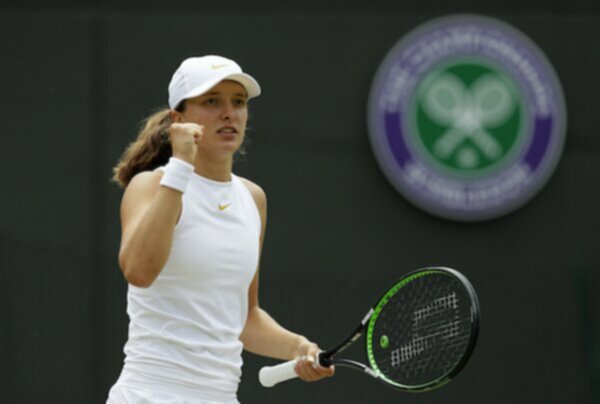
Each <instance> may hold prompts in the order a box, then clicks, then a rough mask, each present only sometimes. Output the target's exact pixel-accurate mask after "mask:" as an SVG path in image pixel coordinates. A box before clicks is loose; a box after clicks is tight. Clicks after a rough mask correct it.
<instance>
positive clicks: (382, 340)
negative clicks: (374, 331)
mask: <svg viewBox="0 0 600 404" xmlns="http://www.w3.org/2000/svg"><path fill="white" fill-rule="evenodd" d="M379 345H381V347H382V348H384V349H385V348H387V347H389V346H390V339H389V338H388V336H387V335H382V336H381V338H380V339H379Z"/></svg>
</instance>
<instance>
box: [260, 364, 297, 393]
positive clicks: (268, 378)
mask: <svg viewBox="0 0 600 404" xmlns="http://www.w3.org/2000/svg"><path fill="white" fill-rule="evenodd" d="M294 367H296V360H295V359H294V360H291V361H288V362H283V363H280V364H279V365H275V366H264V367H263V368H261V369H260V371H259V372H258V380H259V381H260V384H262V385H263V386H264V387H273V386H275V385H276V384H278V383H281V382H285V381H286V380H290V379H294V378H296V377H298V375H297V374H296V371H295V370H294Z"/></svg>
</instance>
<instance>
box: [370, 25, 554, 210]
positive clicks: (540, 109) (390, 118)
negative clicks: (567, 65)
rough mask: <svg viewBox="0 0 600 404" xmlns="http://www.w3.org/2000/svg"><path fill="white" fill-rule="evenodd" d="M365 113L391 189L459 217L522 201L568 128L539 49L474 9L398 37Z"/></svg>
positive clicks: (547, 169)
mask: <svg viewBox="0 0 600 404" xmlns="http://www.w3.org/2000/svg"><path fill="white" fill-rule="evenodd" d="M368 119H369V134H370V139H371V144H372V147H373V151H374V153H375V156H376V158H377V160H378V162H379V164H380V166H381V169H382V170H383V172H384V173H385V175H386V176H387V178H388V179H389V180H390V182H391V183H392V184H393V185H394V187H395V188H396V189H397V190H398V191H399V192H400V193H401V194H402V195H404V196H405V197H406V198H407V199H408V200H409V201H411V202H412V203H414V204H415V205H416V206H418V207H420V208H422V209H423V210H425V211H427V212H429V213H432V214H434V215H436V216H440V217H444V218H447V219H452V220H458V221H482V220H487V219H492V218H496V217H499V216H502V215H504V214H506V213H508V212H511V211H513V210H515V209H517V208H519V207H520V206H522V205H523V204H524V203H526V202H527V201H529V200H530V199H531V198H532V197H533V196H534V195H535V194H536V193H537V192H538V191H539V190H540V189H541V188H542V187H543V185H544V184H545V183H546V181H547V180H548V179H549V177H550V175H551V174H552V172H553V171H554V169H555V167H556V164H557V162H558V160H559V158H560V155H561V152H562V147H563V143H564V138H565V132H566V113H565V104H564V97H563V93H562V89H561V86H560V83H559V81H558V78H557V76H556V74H555V72H554V70H553V69H552V66H551V65H550V63H549V62H548V61H547V59H546V57H545V56H544V55H543V53H542V52H541V50H540V49H539V48H538V47H537V46H536V45H535V44H534V43H533V42H532V41H531V40H530V39H528V38H527V37H525V36H524V35H523V34H522V33H520V32H519V31H517V30H516V29H515V28H513V27H511V26H509V25H507V24H505V23H503V22H500V21H498V20H495V19H491V18H488V17H482V16H474V15H459V16H450V17H445V18H440V19H436V20H433V21H431V22H429V23H426V24H424V25H422V26H421V27H418V28H417V29H415V30H414V31H412V32H410V33H409V34H408V35H407V36H406V37H404V38H403V39H402V40H400V42H398V43H397V44H396V46H395V47H394V48H392V50H391V51H390V52H389V53H388V55H387V56H386V58H385V59H384V61H383V63H382V64H381V66H380V68H379V70H378V72H377V74H376V76H375V79H374V82H373V84H372V87H371V94H370V97H369V111H368Z"/></svg>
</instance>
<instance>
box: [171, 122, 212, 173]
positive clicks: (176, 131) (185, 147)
mask: <svg viewBox="0 0 600 404" xmlns="http://www.w3.org/2000/svg"><path fill="white" fill-rule="evenodd" d="M203 135H204V125H198V124H196V123H192V122H185V123H177V122H175V123H173V124H171V126H170V127H169V140H170V141H171V148H172V150H173V157H177V158H179V159H181V160H183V161H186V162H188V163H190V164H194V160H195V159H196V151H197V150H198V143H199V142H200V141H201V140H202V136H203Z"/></svg>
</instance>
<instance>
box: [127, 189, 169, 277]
mask: <svg viewBox="0 0 600 404" xmlns="http://www.w3.org/2000/svg"><path fill="white" fill-rule="evenodd" d="M180 209H181V193H180V192H177V191H174V190H172V189H169V188H166V187H160V189H159V190H158V191H157V192H156V194H155V195H154V197H153V199H152V201H151V202H150V204H149V205H148V207H147V208H146V210H145V211H144V213H143V214H142V215H141V217H140V220H139V222H138V223H137V225H136V226H135V228H134V229H133V230H132V232H131V234H128V235H127V237H126V239H124V240H123V243H122V246H121V251H120V253H119V263H120V265H121V269H122V270H123V273H124V275H125V278H126V279H127V280H128V281H129V282H130V283H132V284H134V285H136V286H141V287H146V286H150V285H151V284H152V282H153V281H154V280H155V279H156V277H157V276H158V275H159V274H160V271H161V270H162V268H163V266H164V265H165V263H166V261H167V259H168V258H169V254H170V251H171V246H172V243H173V233H174V230H175V225H176V223H177V219H178V216H179V212H180Z"/></svg>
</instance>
